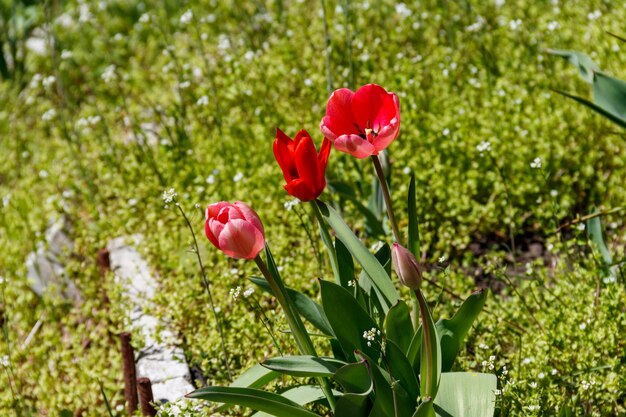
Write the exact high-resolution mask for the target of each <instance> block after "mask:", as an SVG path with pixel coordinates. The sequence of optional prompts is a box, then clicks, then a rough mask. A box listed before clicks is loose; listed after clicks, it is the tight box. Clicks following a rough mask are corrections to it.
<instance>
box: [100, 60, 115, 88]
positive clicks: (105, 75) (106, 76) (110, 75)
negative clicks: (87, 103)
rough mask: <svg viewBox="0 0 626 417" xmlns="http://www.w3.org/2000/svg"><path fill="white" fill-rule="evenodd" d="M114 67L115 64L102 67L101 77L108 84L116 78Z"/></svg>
mask: <svg viewBox="0 0 626 417" xmlns="http://www.w3.org/2000/svg"><path fill="white" fill-rule="evenodd" d="M116 68H117V67H116V66H115V65H109V66H108V67H106V68H105V69H104V71H103V72H102V75H101V77H102V80H103V81H104V82H105V83H107V84H110V83H112V82H113V81H115V80H116V79H117V74H116V73H115V70H116Z"/></svg>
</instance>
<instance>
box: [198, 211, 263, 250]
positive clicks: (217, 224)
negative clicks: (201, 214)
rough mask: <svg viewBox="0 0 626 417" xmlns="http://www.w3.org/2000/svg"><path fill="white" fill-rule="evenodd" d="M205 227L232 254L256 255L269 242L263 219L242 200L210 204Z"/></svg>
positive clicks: (216, 245) (220, 246) (208, 236)
mask: <svg viewBox="0 0 626 417" xmlns="http://www.w3.org/2000/svg"><path fill="white" fill-rule="evenodd" d="M204 230H205V232H206V237H207V238H208V239H209V240H210V241H211V243H212V244H213V245H215V247H216V248H218V249H219V250H221V251H222V252H224V253H225V254H226V255H227V256H230V257H231V258H235V259H254V258H255V257H256V256H257V255H258V254H259V252H260V251H261V250H262V249H263V247H264V246H265V235H264V230H263V224H262V223H261V219H260V218H259V216H258V215H257V214H256V213H255V212H254V210H252V209H251V208H250V207H248V206H247V205H246V204H244V203H242V202H241V201H235V202H234V203H233V204H230V203H229V202H227V201H220V202H219V203H214V204H211V205H209V206H208V207H207V209H206V223H205V225H204Z"/></svg>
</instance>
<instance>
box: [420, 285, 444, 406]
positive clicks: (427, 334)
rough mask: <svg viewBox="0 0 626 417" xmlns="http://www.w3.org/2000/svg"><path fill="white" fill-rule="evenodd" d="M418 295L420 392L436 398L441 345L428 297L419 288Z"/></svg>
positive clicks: (425, 395) (439, 372) (424, 395)
mask: <svg viewBox="0 0 626 417" xmlns="http://www.w3.org/2000/svg"><path fill="white" fill-rule="evenodd" d="M416 295H417V297H418V302H419V304H420V315H421V317H422V328H423V336H422V345H421V348H420V352H421V355H420V356H421V357H420V382H421V384H420V392H421V394H422V397H424V398H426V397H431V398H435V396H436V395H437V389H438V387H439V377H440V375H441V345H440V344H439V337H438V336H437V328H436V326H435V323H434V322H433V317H432V315H431V313H430V309H429V308H428V304H426V299H425V298H424V295H423V294H422V292H421V291H419V290H417V291H416Z"/></svg>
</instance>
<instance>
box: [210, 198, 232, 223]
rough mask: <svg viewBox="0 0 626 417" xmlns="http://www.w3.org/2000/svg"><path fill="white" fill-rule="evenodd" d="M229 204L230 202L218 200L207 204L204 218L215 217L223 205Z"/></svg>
mask: <svg viewBox="0 0 626 417" xmlns="http://www.w3.org/2000/svg"><path fill="white" fill-rule="evenodd" d="M229 206H230V203H229V202H227V201H220V202H218V203H213V204H209V206H208V207H207V208H206V219H207V220H208V219H210V218H213V217H217V215H218V214H219V212H220V211H221V210H222V209H223V208H224V207H229Z"/></svg>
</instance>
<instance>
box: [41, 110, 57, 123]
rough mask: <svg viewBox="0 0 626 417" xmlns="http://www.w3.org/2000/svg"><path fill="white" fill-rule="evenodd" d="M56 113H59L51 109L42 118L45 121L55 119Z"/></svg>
mask: <svg viewBox="0 0 626 417" xmlns="http://www.w3.org/2000/svg"><path fill="white" fill-rule="evenodd" d="M56 115H57V111H56V110H54V109H49V110H47V111H46V112H45V113H44V114H43V115H42V116H41V120H43V121H44V122H49V121H50V120H52V119H54V118H55V117H56Z"/></svg>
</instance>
